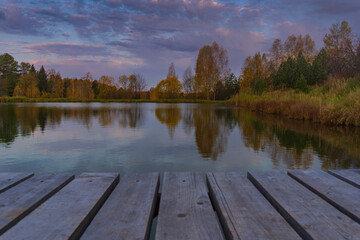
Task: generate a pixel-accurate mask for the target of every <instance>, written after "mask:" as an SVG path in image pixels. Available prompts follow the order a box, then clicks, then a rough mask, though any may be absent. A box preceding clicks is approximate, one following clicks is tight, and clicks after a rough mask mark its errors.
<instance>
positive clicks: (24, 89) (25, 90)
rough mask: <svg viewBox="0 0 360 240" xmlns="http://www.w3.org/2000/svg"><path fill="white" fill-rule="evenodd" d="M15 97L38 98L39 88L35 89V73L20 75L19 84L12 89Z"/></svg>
mask: <svg viewBox="0 0 360 240" xmlns="http://www.w3.org/2000/svg"><path fill="white" fill-rule="evenodd" d="M14 95H15V96H25V97H29V98H37V97H39V96H40V91H39V88H38V87H37V78H36V73H33V72H31V73H27V74H23V75H21V77H20V79H19V82H18V83H17V84H16V87H15V89H14Z"/></svg>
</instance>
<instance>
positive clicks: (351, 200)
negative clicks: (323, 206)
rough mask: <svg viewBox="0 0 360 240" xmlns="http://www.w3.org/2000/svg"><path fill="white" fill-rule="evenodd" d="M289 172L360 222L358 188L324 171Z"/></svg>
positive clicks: (359, 194) (359, 193)
mask: <svg viewBox="0 0 360 240" xmlns="http://www.w3.org/2000/svg"><path fill="white" fill-rule="evenodd" d="M288 174H289V176H291V177H292V178H294V179H295V180H297V181H298V182H300V183H301V184H303V185H304V186H306V187H307V188H308V189H310V190H311V191H312V192H314V193H316V194H317V195H318V196H320V197H321V198H322V199H324V200H326V201H327V202H329V203H330V204H331V205H333V206H334V207H336V208H337V209H339V210H340V211H341V212H343V213H344V214H346V215H347V216H349V217H351V218H352V219H353V220H354V221H356V222H358V223H360V190H359V189H358V188H356V187H354V186H351V185H350V184H348V183H346V182H344V181H341V180H340V179H338V178H336V177H334V176H332V175H330V174H328V173H326V172H324V171H318V170H306V171H288Z"/></svg>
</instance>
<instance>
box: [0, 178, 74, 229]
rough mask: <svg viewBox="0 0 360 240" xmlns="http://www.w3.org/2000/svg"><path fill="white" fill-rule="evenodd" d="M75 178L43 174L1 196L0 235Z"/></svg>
mask: <svg viewBox="0 0 360 240" xmlns="http://www.w3.org/2000/svg"><path fill="white" fill-rule="evenodd" d="M73 178H74V176H73V175H70V174H56V175H55V174H41V175H37V176H34V177H32V178H30V179H28V180H27V181H25V182H23V183H22V184H19V185H16V186H15V187H12V188H10V189H9V190H7V191H5V192H3V193H2V194H0V235H1V234H3V233H4V232H5V231H7V230H8V229H9V228H11V227H12V226H14V225H15V224H16V223H17V222H19V221H20V220H21V219H22V218H24V217H25V216H26V215H28V214H29V213H30V212H31V211H33V210H34V209H35V208H37V207H38V206H39V205H40V204H42V203H43V202H44V201H46V200H47V199H48V198H50V197H51V196H52V195H53V194H55V193H56V192H57V191H59V190H60V189H61V188H62V187H64V186H65V185H66V184H67V183H69V182H70V181H71V180H72V179H73Z"/></svg>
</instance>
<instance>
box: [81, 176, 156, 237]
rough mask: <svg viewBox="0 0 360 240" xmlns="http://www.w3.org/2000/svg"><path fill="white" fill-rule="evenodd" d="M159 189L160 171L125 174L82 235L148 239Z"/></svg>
mask: <svg viewBox="0 0 360 240" xmlns="http://www.w3.org/2000/svg"><path fill="white" fill-rule="evenodd" d="M158 189H159V174H158V173H143V174H128V175H125V176H124V177H123V178H121V179H120V183H119V185H118V186H117V187H116V188H115V189H114V191H113V192H112V193H111V195H110V197H109V198H108V199H107V200H106V202H105V204H104V206H102V208H101V209H100V211H99V212H98V213H97V215H96V216H95V218H94V219H93V220H92V222H91V224H90V225H89V227H88V228H87V229H86V231H85V232H84V234H83V235H82V236H81V239H84V240H92V239H94V240H95V239H96V240H97V239H107V240H112V239H114V240H115V239H133V240H140V239H143V240H144V239H147V238H148V235H149V231H150V226H151V222H152V219H153V217H154V210H155V204H156V199H157V194H158Z"/></svg>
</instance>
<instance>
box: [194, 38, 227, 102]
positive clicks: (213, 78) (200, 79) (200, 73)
mask: <svg viewBox="0 0 360 240" xmlns="http://www.w3.org/2000/svg"><path fill="white" fill-rule="evenodd" d="M228 62H229V60H228V54H227V51H226V49H225V48H224V47H223V46H219V45H218V44H217V43H216V42H213V44H212V45H211V46H209V45H205V46H203V47H202V48H201V49H200V50H199V53H198V57H197V60H196V69H195V84H194V89H195V91H196V92H197V93H198V95H199V96H201V97H205V98H206V99H210V96H211V93H213V94H214V90H215V84H216V83H217V81H222V82H223V81H225V78H226V76H227V74H229V71H230V70H229V68H228Z"/></svg>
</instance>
